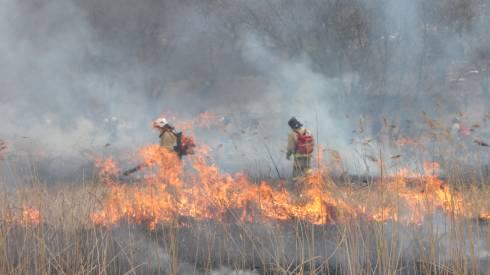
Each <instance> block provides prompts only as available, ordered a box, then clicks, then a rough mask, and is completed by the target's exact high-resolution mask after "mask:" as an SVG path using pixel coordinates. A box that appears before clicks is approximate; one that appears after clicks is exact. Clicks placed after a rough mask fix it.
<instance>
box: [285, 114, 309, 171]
mask: <svg viewBox="0 0 490 275" xmlns="http://www.w3.org/2000/svg"><path fill="white" fill-rule="evenodd" d="M288 125H289V127H291V130H292V132H291V133H289V136H288V147H287V153H286V158H287V159H288V160H290V159H291V156H294V161H293V179H294V180H297V179H299V178H301V177H303V176H306V175H308V174H309V173H311V158H312V155H313V149H314V143H315V142H314V139H313V136H312V134H311V132H310V131H309V130H308V129H306V128H304V127H303V124H301V122H299V121H298V120H297V119H296V118H295V117H292V118H291V119H290V120H289V121H288Z"/></svg>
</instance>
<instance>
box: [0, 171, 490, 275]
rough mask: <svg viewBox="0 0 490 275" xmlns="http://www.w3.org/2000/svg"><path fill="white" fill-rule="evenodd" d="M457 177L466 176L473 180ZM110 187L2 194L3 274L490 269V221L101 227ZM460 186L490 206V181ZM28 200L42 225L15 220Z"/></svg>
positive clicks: (377, 195) (372, 195) (360, 195)
mask: <svg viewBox="0 0 490 275" xmlns="http://www.w3.org/2000/svg"><path fill="white" fill-rule="evenodd" d="M452 178H453V179H457V184H461V183H462V182H463V181H464V179H461V178H458V177H457V176H456V175H453V177H452ZM450 184H451V183H450ZM105 192H107V188H106V187H104V186H102V185H99V184H95V183H94V184H87V185H81V186H76V185H70V186H69V185H59V186H49V187H47V186H43V185H35V186H30V187H26V188H17V189H15V190H11V191H5V192H2V194H1V195H0V196H2V200H1V202H0V213H1V215H2V217H3V218H2V220H3V221H4V222H3V223H2V224H1V225H0V240H1V241H0V273H2V274H211V272H216V273H213V274H238V273H233V270H235V271H237V270H253V269H255V270H256V272H258V273H259V272H260V273H264V274H326V273H330V274H480V273H486V272H487V270H488V256H489V253H490V252H489V251H490V247H489V245H490V243H489V237H490V230H489V227H488V225H487V224H486V223H484V222H481V221H479V220H478V219H463V218H458V217H456V216H450V215H449V216H448V215H443V214H441V213H439V212H437V211H435V210H434V212H433V214H432V216H431V217H429V218H428V219H427V220H426V221H425V222H424V223H423V224H422V225H403V224H401V223H396V222H370V221H366V220H362V219H358V220H354V221H349V222H346V223H340V224H337V225H322V226H320V225H311V224H308V223H305V222H302V221H289V222H281V223H242V222H240V221H239V220H238V219H237V221H236V223H232V224H221V223H217V222H213V221H200V222H198V221H193V220H186V221H185V222H184V223H185V224H186V226H177V225H176V223H170V224H160V225H159V226H158V227H157V229H156V230H155V231H149V230H148V229H147V227H146V226H145V225H131V224H122V225H120V226H117V227H114V228H103V227H97V226H95V225H93V224H92V223H91V222H90V219H89V214H90V213H91V212H93V211H95V210H96V209H98V208H99V207H100V205H101V201H102V200H103V198H104V193H105ZM461 193H462V196H463V197H464V201H465V202H468V203H471V209H474V210H475V212H478V211H479V209H488V206H489V202H488V199H487V198H488V195H489V194H490V188H489V187H486V186H481V185H479V186H476V185H471V184H466V185H465V187H461ZM349 196H350V197H349V199H350V200H353V201H355V200H365V201H368V202H370V203H372V204H373V206H379V204H383V203H386V201H389V200H390V196H389V193H383V192H382V191H380V189H379V188H378V187H377V186H368V187H364V188H361V189H355V188H354V189H352V191H351V192H350V193H349ZM25 206H29V207H33V208H36V209H39V210H40V211H41V213H42V217H43V222H42V223H41V224H40V225H29V224H25V223H12V222H6V221H7V220H8V217H7V215H8V214H9V213H13V212H16V211H21V209H22V208H23V207H25ZM398 211H404V210H403V209H398ZM179 224H182V221H179ZM223 267H227V268H228V269H223ZM213 270H214V271H213Z"/></svg>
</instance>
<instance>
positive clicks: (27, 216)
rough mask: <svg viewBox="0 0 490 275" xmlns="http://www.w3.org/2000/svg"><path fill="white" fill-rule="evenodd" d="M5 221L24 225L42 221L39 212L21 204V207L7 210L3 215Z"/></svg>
mask: <svg viewBox="0 0 490 275" xmlns="http://www.w3.org/2000/svg"><path fill="white" fill-rule="evenodd" d="M5 220H6V223H7V224H10V225H24V226H37V225H40V224H41V223H42V221H43V219H42V216H41V212H40V211H39V210H38V209H36V208H32V207H29V206H25V205H24V206H22V208H20V209H17V210H16V211H14V210H9V211H8V212H7V213H6V217H5Z"/></svg>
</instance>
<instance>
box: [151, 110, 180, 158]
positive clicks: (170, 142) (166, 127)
mask: <svg viewBox="0 0 490 275" xmlns="http://www.w3.org/2000/svg"><path fill="white" fill-rule="evenodd" d="M153 127H154V128H156V129H158V130H160V136H159V137H160V146H161V147H163V148H166V149H168V150H169V151H172V152H175V146H177V135H176V134H175V129H174V127H173V126H171V125H170V124H169V123H168V121H167V120H166V119H165V118H163V117H161V118H158V119H157V120H155V121H154V122H153Z"/></svg>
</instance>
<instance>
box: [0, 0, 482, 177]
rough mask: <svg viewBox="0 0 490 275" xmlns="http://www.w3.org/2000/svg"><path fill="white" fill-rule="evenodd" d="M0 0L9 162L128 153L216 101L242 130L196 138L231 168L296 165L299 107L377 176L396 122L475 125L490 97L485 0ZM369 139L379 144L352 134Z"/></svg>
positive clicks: (401, 127)
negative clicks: (291, 143) (155, 122)
mask: <svg viewBox="0 0 490 275" xmlns="http://www.w3.org/2000/svg"><path fill="white" fill-rule="evenodd" d="M116 2H117V3H116ZM464 3H467V5H466V6H465V4H464ZM0 5H1V7H2V9H1V15H2V16H1V19H0V34H1V37H2V40H1V41H2V42H1V43H0V52H1V54H0V60H1V62H2V64H4V66H2V69H0V70H1V71H0V82H1V83H2V90H1V92H0V109H1V110H2V115H1V117H0V122H1V125H2V127H1V129H0V137H2V138H4V139H6V140H8V141H9V144H10V145H11V148H10V155H11V157H10V159H13V158H14V157H13V156H14V155H15V154H19V152H22V151H29V150H32V147H36V148H37V150H38V151H39V150H41V151H43V152H44V153H45V154H47V155H49V156H51V157H52V158H60V159H73V158H75V159H80V160H81V162H84V161H87V159H86V152H87V151H90V152H92V153H93V154H92V155H99V156H101V155H102V156H103V155H118V156H121V153H123V152H124V153H129V152H134V151H135V150H136V148H138V147H139V146H141V145H143V144H147V143H151V142H156V134H155V133H154V132H152V130H151V129H150V127H149V126H150V123H151V121H152V119H154V118H155V117H157V116H158V115H159V114H161V113H171V114H175V115H176V117H179V118H189V117H193V116H196V115H198V114H199V113H201V112H203V111H211V112H215V113H217V114H219V115H222V116H223V117H226V118H229V119H230V121H231V126H229V127H228V128H229V129H227V131H225V132H219V131H216V130H210V131H197V132H196V135H198V139H199V140H202V142H204V143H207V144H210V146H211V148H212V149H214V150H213V154H214V157H215V158H216V160H217V161H218V163H219V164H220V166H221V167H223V169H226V170H230V171H231V170H241V169H249V170H251V171H252V170H254V169H256V167H261V169H263V170H265V171H261V172H264V173H271V171H273V170H274V169H273V166H274V165H276V166H278V167H279V170H280V172H281V173H282V174H283V175H287V174H288V173H289V172H288V171H289V166H290V163H288V162H286V161H285V160H284V152H283V151H284V147H285V143H286V136H287V133H288V131H289V129H288V127H287V124H286V122H287V120H288V119H289V118H290V117H291V116H296V117H297V118H298V119H300V120H301V121H302V122H303V123H304V124H305V125H306V126H307V127H308V128H310V129H311V130H312V131H313V132H314V133H315V135H316V136H317V138H318V141H319V143H320V144H322V145H323V146H325V147H326V148H327V149H332V150H336V151H339V152H340V153H341V154H342V156H343V157H344V158H343V159H344V165H345V166H346V168H345V169H346V170H348V171H351V172H355V173H365V172H366V170H368V172H373V171H375V170H376V165H377V164H369V163H368V164H366V162H365V161H364V160H363V158H365V157H366V155H369V154H373V152H375V153H376V152H378V151H379V148H385V147H386V144H385V142H384V141H379V140H380V138H379V132H380V130H382V128H383V126H382V125H383V118H385V119H387V121H388V123H389V124H393V125H395V126H396V127H397V128H396V129H397V130H396V132H397V133H395V134H397V135H402V134H401V133H402V132H403V131H406V132H408V133H414V132H416V130H414V129H413V127H412V128H410V127H408V126H406V125H408V124H410V123H408V121H412V122H414V121H415V122H414V123H413V124H416V123H417V121H418V120H420V113H421V112H422V111H425V112H427V113H428V114H429V115H430V116H439V117H442V118H443V122H447V121H446V120H449V119H447V117H450V116H453V115H455V114H456V113H457V112H458V111H463V112H464V114H465V117H464V118H465V119H466V120H468V123H470V122H471V123H473V122H478V121H480V120H481V119H482V117H483V115H484V106H485V104H484V102H486V101H485V100H487V99H488V94H486V93H485V91H486V92H488V85H487V86H485V85H486V84H485V83H487V82H488V76H487V72H488V70H487V68H486V66H488V62H487V61H488V60H487V59H488V58H487V56H486V55H485V52H486V50H485V49H486V48H487V46H486V44H485V43H483V42H482V41H486V40H485V39H487V37H486V36H485V30H486V28H485V26H486V25H485V22H486V20H488V19H487V17H486V16H485V14H484V12H481V14H478V13H477V12H476V10H477V7H478V5H479V4H478V3H476V2H474V1H463V0H454V1H449V2H448V3H446V4H437V3H432V2H431V3H426V2H421V1H402V2H399V3H398V2H397V3H396V4H395V3H391V2H386V3H384V1H381V2H372V3H360V2H358V1H343V2H342V3H341V4H338V5H334V4H333V3H330V2H327V3H323V4H320V3H318V2H316V1H312V2H309V3H301V4H300V3H293V2H284V1H234V2H233V3H229V2H223V1H164V2H161V3H160V2H158V3H157V2H154V1H139V2H138V4H134V3H132V2H131V1H112V0H103V1H83V2H80V3H79V2H75V1H59V0H55V1H49V2H48V1H35V0H30V1H22V2H16V1H11V0H2V1H1V3H0ZM444 5H446V6H444ZM445 13H448V16H443V15H445ZM447 18H449V19H447ZM444 20H449V23H446V22H445V21H444ZM475 56H477V57H478V58H477V59H476V61H475ZM470 70H473V71H477V73H474V74H468V72H469V71H470ZM458 76H459V77H458ZM454 78H455V79H456V82H454V81H453V82H451V81H450V80H451V79H454ZM462 79H463V80H462ZM464 79H466V80H464ZM485 81H487V82H485ZM485 87H487V88H485ZM485 89H486V90H485ZM462 91H464V93H465V94H463V96H461V92H462ZM360 120H363V121H364V122H365V123H366V126H365V128H366V129H365V131H364V132H362V133H361V134H360V133H359V129H357V128H358V126H359V121H360ZM257 121H258V122H259V123H256V122H257ZM413 124H411V125H413ZM353 131H356V132H353ZM371 138H376V139H377V142H378V144H377V145H373V148H370V149H369V150H366V149H364V148H362V147H359V146H358V145H356V144H354V145H353V144H352V141H353V139H354V140H356V139H357V140H358V141H359V140H360V139H364V140H366V139H371ZM373 144H374V143H373ZM266 147H267V148H268V149H269V150H270V152H271V155H272V156H268V153H267V152H266V150H265V148H266ZM218 148H221V149H218ZM384 153H385V154H386V155H387V156H392V155H397V154H400V150H399V149H397V148H395V149H393V148H385V149H384ZM39 155H42V154H34V156H39ZM271 157H272V159H273V160H274V163H273V162H271ZM39 158H41V159H42V157H39ZM14 159H15V158H14ZM89 161H91V159H90V160H89ZM261 172H260V173H261Z"/></svg>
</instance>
